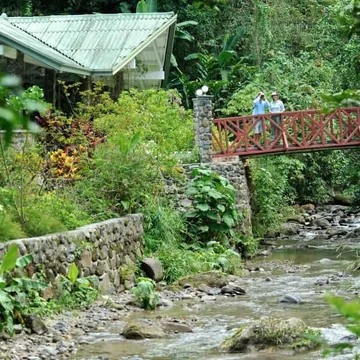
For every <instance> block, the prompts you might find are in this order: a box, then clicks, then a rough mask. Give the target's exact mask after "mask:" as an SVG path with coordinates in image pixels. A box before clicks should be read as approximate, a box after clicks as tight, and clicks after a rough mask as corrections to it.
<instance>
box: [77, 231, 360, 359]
mask: <svg viewBox="0 0 360 360" xmlns="http://www.w3.org/2000/svg"><path fill="white" fill-rule="evenodd" d="M340 244H341V241H338V242H336V241H331V240H326V239H323V240H319V239H313V240H312V238H311V234H310V236H308V237H304V239H303V240H300V241H299V240H298V239H297V240H296V241H295V240H291V239H290V240H289V239H288V240H281V241H278V242H276V245H277V247H276V248H275V249H274V250H273V251H272V254H271V255H270V256H267V257H262V258H257V259H255V260H253V261H251V262H248V263H247V265H246V266H247V268H249V269H250V271H246V274H245V275H244V276H243V278H242V280H241V282H240V285H241V286H242V287H243V288H244V289H245V290H246V295H243V296H237V297H223V296H218V297H217V299H216V301H205V302H201V301H196V300H191V301H190V300H181V301H178V302H175V304H174V306H173V307H172V308H170V309H168V308H166V309H163V310H158V311H156V312H141V313H135V314H133V315H132V317H133V318H156V317H170V318H171V317H176V318H180V319H184V320H186V321H187V322H188V323H189V324H191V327H192V328H193V332H192V333H186V334H174V335H172V336H170V337H168V338H166V339H159V340H143V341H139V340H136V341H135V340H126V339H124V338H123V337H122V336H121V335H119V334H120V333H121V331H122V328H123V326H124V323H120V324H119V323H116V324H114V325H112V326H111V327H109V328H107V329H106V330H105V329H104V331H101V332H97V333H91V334H88V335H87V337H86V339H85V340H86V342H87V344H84V345H83V346H82V347H81V348H80V349H79V351H78V353H77V357H76V358H77V359H87V360H89V359H108V360H110V359H111V360H115V359H117V360H120V359H122V360H125V359H126V360H145V359H146V360H150V359H151V360H170V359H171V360H175V359H176V360H185V359H189V360H190V359H194V360H195V359H196V360H210V359H217V360H235V359H257V360H270V359H271V360H275V359H279V358H280V357H279V354H278V353H268V352H264V353H248V354H226V353H222V352H220V351H219V350H218V346H219V344H221V342H222V341H223V340H224V339H225V338H226V337H227V336H229V335H231V334H232V333H233V332H234V331H235V330H236V328H237V327H239V326H240V325H242V324H244V323H250V322H252V321H253V320H255V319H258V318H260V317H261V316H264V315H271V316H275V317H281V318H288V317H299V318H301V319H302V320H304V321H305V323H306V324H307V325H309V326H311V327H314V328H319V329H322V331H323V334H324V336H326V337H327V338H328V339H329V340H331V341H334V340H339V339H340V338H341V337H343V336H344V334H345V335H346V332H345V333H344V329H343V327H342V326H341V325H340V324H341V322H342V318H341V317H340V316H339V315H338V314H336V313H335V312H334V311H333V310H332V309H331V307H330V306H329V304H328V303H327V302H326V300H325V299H324V295H325V293H326V292H331V293H334V294H340V295H343V296H346V297H348V298H351V297H352V296H353V295H352V294H353V293H354V291H350V292H349V290H348V288H349V287H350V286H353V285H354V283H356V281H355V280H356V277H355V276H354V274H353V273H352V272H351V271H350V270H347V269H348V268H349V266H350V265H351V263H352V261H353V260H354V258H355V253H354V251H346V252H344V253H343V254H341V253H339V251H337V248H338V246H339V245H340ZM255 269H256V270H257V271H256V270H255ZM321 283H324V284H323V285H319V284H321ZM285 294H290V295H293V296H296V297H299V298H301V300H302V302H301V303H299V304H284V303H280V302H279V301H278V300H279V298H280V297H281V296H283V295H285ZM281 358H284V357H283V356H281ZM285 358H286V357H285ZM291 358H292V359H294V360H312V359H322V355H321V351H318V352H312V353H307V354H299V355H296V356H291ZM348 358H352V357H346V356H339V355H338V356H337V357H336V359H348Z"/></svg>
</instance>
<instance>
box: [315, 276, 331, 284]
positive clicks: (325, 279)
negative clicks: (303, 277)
mask: <svg viewBox="0 0 360 360" xmlns="http://www.w3.org/2000/svg"><path fill="white" fill-rule="evenodd" d="M329 283H330V279H329V278H328V277H320V278H318V279H316V281H315V285H318V286H323V285H326V284H329Z"/></svg>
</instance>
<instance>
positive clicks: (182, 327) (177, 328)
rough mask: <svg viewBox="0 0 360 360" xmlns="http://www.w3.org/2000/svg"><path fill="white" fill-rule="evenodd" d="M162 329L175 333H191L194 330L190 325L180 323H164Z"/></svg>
mask: <svg viewBox="0 0 360 360" xmlns="http://www.w3.org/2000/svg"><path fill="white" fill-rule="evenodd" d="M161 326H162V328H163V329H164V330H165V331H166V332H170V331H171V332H175V333H191V332H193V330H192V329H191V327H190V326H189V325H188V324H185V323H179V322H170V321H169V322H164V323H162V324H161Z"/></svg>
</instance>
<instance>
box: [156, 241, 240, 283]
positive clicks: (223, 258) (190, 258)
mask: <svg viewBox="0 0 360 360" xmlns="http://www.w3.org/2000/svg"><path fill="white" fill-rule="evenodd" d="M154 256H156V257H157V258H158V259H159V260H160V261H161V263H162V265H163V267H164V281H166V282H168V283H172V282H174V281H175V280H177V279H179V278H181V277H184V276H187V275H190V274H196V273H201V272H206V271H210V270H221V271H223V272H226V273H229V274H236V275H238V274H240V273H241V270H242V261H241V257H240V255H239V254H238V253H237V252H235V251H233V250H231V249H228V248H226V247H224V246H222V245H221V244H219V243H218V242H217V241H213V242H209V243H208V244H207V245H206V246H204V245H202V244H198V245H197V244H186V243H182V244H177V246H174V245H169V244H164V245H163V246H162V247H161V248H160V249H159V250H158V251H157V252H156V253H155V254H154Z"/></svg>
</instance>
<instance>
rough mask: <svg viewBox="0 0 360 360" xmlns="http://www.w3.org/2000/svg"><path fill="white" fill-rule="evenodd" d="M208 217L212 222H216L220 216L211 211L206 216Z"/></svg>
mask: <svg viewBox="0 0 360 360" xmlns="http://www.w3.org/2000/svg"><path fill="white" fill-rule="evenodd" d="M206 217H207V218H209V219H211V220H216V221H217V219H218V214H217V213H216V212H214V211H209V212H208V213H207V214H206Z"/></svg>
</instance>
